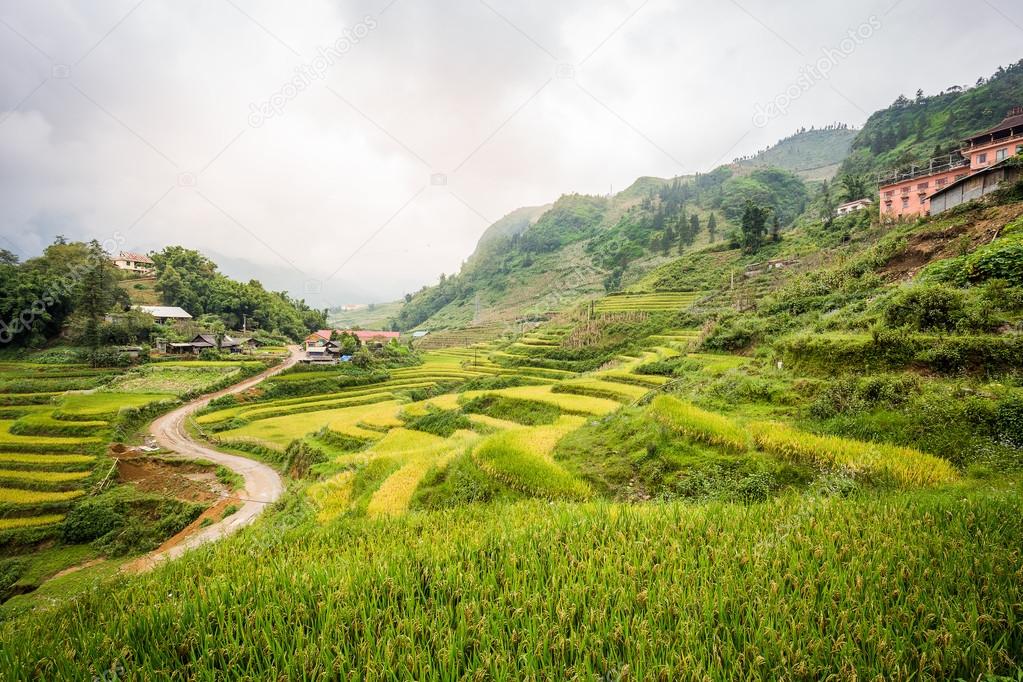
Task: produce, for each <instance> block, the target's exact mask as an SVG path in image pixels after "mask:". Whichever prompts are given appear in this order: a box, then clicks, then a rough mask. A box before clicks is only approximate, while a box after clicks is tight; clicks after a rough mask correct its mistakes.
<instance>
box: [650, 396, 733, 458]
mask: <svg viewBox="0 0 1023 682" xmlns="http://www.w3.org/2000/svg"><path fill="white" fill-rule="evenodd" d="M650 414H651V415H652V416H653V418H654V419H656V420H657V421H659V422H660V423H661V424H662V425H664V426H665V427H666V428H667V429H669V430H671V431H674V432H675V433H679V434H682V435H684V436H686V437H687V438H692V439H693V440H698V441H701V442H704V443H707V444H709V445H714V446H717V447H723V448H725V449H728V450H731V451H733V452H740V453H741V452H746V451H747V450H749V447H750V445H749V437H748V436H747V433H746V431H745V430H743V429H742V428H740V427H739V426H738V425H737V424H736V423H735V422H733V421H732V420H731V419H729V418H728V417H725V416H723V415H720V414H717V413H714V412H708V411H707V410H701V409H700V408H698V407H696V406H695V405H693V404H692V403H688V402H685V401H682V400H679V399H677V398H673V397H671V396H666V395H661V396H657V397H656V398H654V400H653V402H652V403H651V405H650Z"/></svg>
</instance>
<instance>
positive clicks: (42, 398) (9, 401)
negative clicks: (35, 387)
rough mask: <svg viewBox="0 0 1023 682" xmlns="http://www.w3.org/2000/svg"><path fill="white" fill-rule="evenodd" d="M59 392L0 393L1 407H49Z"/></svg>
mask: <svg viewBox="0 0 1023 682" xmlns="http://www.w3.org/2000/svg"><path fill="white" fill-rule="evenodd" d="M58 395H61V394H60V393H59V392H46V393H0V405H5V406H7V405H49V404H50V403H52V402H53V399H54V398H55V397H56V396H58Z"/></svg>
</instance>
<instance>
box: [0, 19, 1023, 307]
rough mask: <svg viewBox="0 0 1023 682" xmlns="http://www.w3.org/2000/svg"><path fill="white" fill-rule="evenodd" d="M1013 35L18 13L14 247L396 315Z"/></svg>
mask: <svg viewBox="0 0 1023 682" xmlns="http://www.w3.org/2000/svg"><path fill="white" fill-rule="evenodd" d="M1021 27H1023V8H1021V7H1020V5H1019V3H1017V2H1011V1H1010V0H980V2H975V3H970V4H968V5H964V4H963V3H962V2H961V1H960V0H937V1H934V0H930V1H927V2H924V1H923V0H901V1H893V0H878V1H868V2H849V1H848V0H813V1H810V0H806V1H802V0H800V1H796V0H787V1H785V0H738V1H732V0H705V1H702V2H680V1H677V0H648V1H644V0H628V1H622V2H594V1H593V0H589V1H584V0H561V1H559V2H550V1H544V0H518V1H515V2H513V1H512V0H446V1H444V2H427V1H426V0H372V1H371V0H366V1H364V2H363V1H345V0H339V1H335V2H319V1H306V2H289V3H283V2H279V1H271V0H173V1H172V0H142V1H141V2H139V0H102V1H99V2H81V1H79V2H70V1H68V2H50V1H48V0H0V246H2V247H4V248H8V249H11V250H13V251H15V252H17V253H19V254H20V255H22V256H23V257H27V256H31V255H35V254H37V253H38V252H39V251H41V249H42V248H43V247H44V246H45V245H46V244H48V243H50V242H51V241H52V240H53V237H54V236H55V235H57V234H64V235H66V236H67V237H69V238H75V239H91V238H97V239H99V240H101V241H105V242H106V243H108V244H109V245H115V244H116V245H118V246H119V248H124V249H128V250H138V251H148V250H150V249H159V248H162V247H163V246H165V245H167V244H177V243H180V244H183V245H185V246H188V247H192V248H197V249H200V250H202V251H203V252H205V253H207V254H208V255H210V256H211V257H213V258H214V259H215V260H217V261H218V262H220V263H221V264H222V265H223V269H225V270H226V271H227V272H229V273H230V274H232V275H235V276H239V277H243V278H247V277H252V276H255V277H260V278H263V279H264V280H265V281H267V283H268V284H270V285H272V287H273V288H278V289H281V288H286V289H288V290H290V291H291V292H292V293H294V294H296V295H298V296H302V297H304V298H306V299H307V300H309V301H310V302H311V303H313V304H315V305H317V306H323V305H327V304H333V303H343V302H351V301H369V300H378V301H382V300H389V299H393V298H396V297H398V296H400V295H402V294H403V293H405V292H406V291H411V290H414V289H418V288H419V287H420V286H422V285H423V284H426V283H433V282H435V281H436V279H437V277H438V275H439V274H440V273H441V272H446V273H451V272H455V271H457V269H458V268H459V266H460V264H461V262H462V260H464V259H465V258H466V257H467V256H468V255H469V253H471V251H472V249H473V247H474V245H475V242H476V240H477V239H478V238H479V235H480V234H481V232H482V231H483V230H484V229H485V227H486V226H487V225H488V224H489V223H491V222H493V221H495V220H497V219H498V218H500V217H501V216H502V215H504V214H506V213H508V212H509V211H511V210H513V209H514V208H516V207H519V206H525V205H539V204H544V203H547V202H549V201H552V200H553V199H555V198H556V197H557V196H559V195H560V194H564V193H568V192H584V193H606V192H608V191H610V189H611V188H614V189H615V190H616V191H617V190H620V189H623V188H624V187H626V186H627V185H628V184H630V183H631V182H632V181H633V180H634V179H635V178H636V177H638V176H641V175H658V176H662V177H669V176H672V175H676V174H680V173H692V172H696V171H706V170H709V169H711V168H713V167H714V166H716V165H718V164H720V163H723V162H727V161H730V160H731V159H732V158H734V157H736V156H740V155H743V154H749V153H753V152H755V151H756V150H758V149H760V148H762V147H764V146H767V145H769V144H771V143H772V142H774V141H775V140H777V139H778V138H780V137H784V136H786V135H788V134H790V133H791V132H793V131H794V130H795V129H797V128H799V127H800V126H807V127H809V126H811V125H824V124H827V123H830V122H833V121H844V122H847V123H850V124H854V125H857V126H859V125H861V124H862V123H863V121H864V120H865V119H866V117H867V116H868V115H869V113H870V112H872V111H874V110H876V109H878V108H881V107H884V106H886V105H888V104H889V103H890V102H891V101H892V100H894V99H895V97H896V96H897V95H898V94H899V93H906V94H907V95H912V94H913V93H914V92H915V91H916V89H917V88H923V89H924V90H925V91H926V92H927V93H934V92H937V91H939V90H941V89H943V88H945V87H948V86H950V85H953V84H960V85H967V84H972V83H973V82H974V81H976V79H977V77H978V76H981V75H983V76H987V75H990V73H991V72H992V71H994V70H995V68H996V67H997V66H998V65H999V64H1008V63H1011V62H1015V61H1017V60H1019V59H1020V58H1021V57H1023V50H1021V49H1020V45H1023V28H1021ZM850 32H851V33H850ZM850 36H852V37H850ZM809 66H813V67H814V70H808V68H807V67H809ZM824 72H826V73H824ZM772 103H774V104H775V105H776V106H773V107H771V106H768V105H770V104H772Z"/></svg>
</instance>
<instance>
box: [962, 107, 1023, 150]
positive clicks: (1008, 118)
mask: <svg viewBox="0 0 1023 682" xmlns="http://www.w3.org/2000/svg"><path fill="white" fill-rule="evenodd" d="M1013 128H1019V129H1020V132H1023V107H1014V108H1013V109H1011V110H1010V111H1009V113H1008V114H1006V115H1005V118H1004V119H1002V122H1001V123H999V124H998V125H996V126H992V127H991V128H988V129H987V130H985V131H983V132H980V133H976V134H974V135H971V136H970V137H968V138H966V142H967V144H972V143H974V142H983V139H982V138H985V137H991V136H992V135H997V134H998V133H1001V132H1005V131H1010V132H1011V131H1012V129H1013Z"/></svg>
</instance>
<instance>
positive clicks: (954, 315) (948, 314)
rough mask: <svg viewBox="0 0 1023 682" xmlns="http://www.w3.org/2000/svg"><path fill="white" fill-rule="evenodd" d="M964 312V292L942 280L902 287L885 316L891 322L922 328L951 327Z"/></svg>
mask: <svg viewBox="0 0 1023 682" xmlns="http://www.w3.org/2000/svg"><path fill="white" fill-rule="evenodd" d="M964 314H965V297H964V296H963V293H962V292H961V291H959V290H958V289H952V288H950V287H946V286H942V285H940V284H933V285H925V284H918V285H915V286H911V287H906V288H902V289H900V290H899V291H897V292H896V293H895V294H894V295H893V296H892V297H891V299H890V300H889V301H888V303H887V305H886V306H885V307H884V319H885V322H886V323H887V324H888V325H889V326H891V327H910V328H912V329H918V330H920V331H930V330H944V331H951V330H953V329H955V328H956V327H957V325H958V323H959V321H960V320H961V319H962V318H963V316H964Z"/></svg>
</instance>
